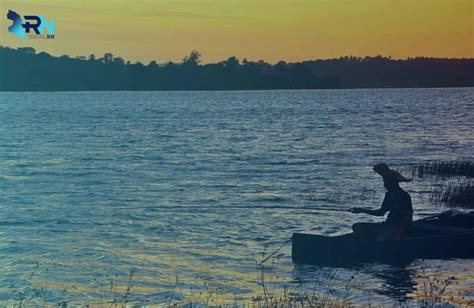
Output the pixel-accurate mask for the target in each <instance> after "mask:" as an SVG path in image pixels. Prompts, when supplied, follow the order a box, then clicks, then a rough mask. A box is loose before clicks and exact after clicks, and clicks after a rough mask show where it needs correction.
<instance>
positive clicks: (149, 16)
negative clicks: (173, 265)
mask: <svg viewBox="0 0 474 308" xmlns="http://www.w3.org/2000/svg"><path fill="white" fill-rule="evenodd" d="M9 9H11V10H14V11H16V12H17V13H18V14H19V15H22V16H24V15H39V16H41V15H42V16H45V17H46V19H47V20H50V19H54V20H55V21H56V38H55V39H54V40H22V39H20V38H18V37H16V36H14V35H12V34H11V33H9V32H8V31H7V28H8V26H9V25H10V24H11V22H10V21H9V20H8V19H7V18H6V15H7V12H8V10H9ZM0 12H1V14H2V16H1V17H0V45H3V46H9V47H26V46H28V47H34V48H35V49H36V50H38V51H46V52H48V53H50V54H53V55H63V54H67V55H71V56H78V55H83V56H87V55H89V54H91V53H94V54H96V55H99V56H101V55H103V54H104V53H105V52H111V53H113V54H114V55H115V56H120V57H122V58H124V59H126V60H131V61H133V62H134V61H137V60H139V61H141V62H143V63H148V62H149V61H150V60H156V61H157V62H158V63H164V62H167V61H175V62H177V61H180V60H181V59H182V58H183V57H184V56H186V55H187V54H189V52H190V51H191V50H193V49H196V50H198V51H199V52H200V53H201V54H202V55H203V57H202V60H203V62H205V63H208V62H218V61H222V60H224V59H227V58H228V57H230V56H236V57H238V58H239V59H243V58H247V59H249V60H260V59H263V60H265V61H267V62H271V63H275V62H277V61H279V60H285V61H289V62H294V61H301V60H310V59H326V58H338V57H340V56H348V55H353V56H375V55H379V54H381V55H384V56H391V57H393V58H407V57H415V56H427V57H449V58H463V57H470V58H472V57H474V39H473V19H474V0H345V1H343V0H286V1H282V0H239V1H234V0H129V1H125V0H15V1H13V0H0Z"/></svg>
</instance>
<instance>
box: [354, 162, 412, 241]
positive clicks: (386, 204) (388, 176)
mask: <svg viewBox="0 0 474 308" xmlns="http://www.w3.org/2000/svg"><path fill="white" fill-rule="evenodd" d="M374 171H375V172H377V173H378V174H380V175H381V176H382V178H383V184H384V187H385V188H386V189H387V193H386V194H385V198H384V200H383V203H382V207H381V208H380V209H378V210H369V209H363V208H357V207H355V208H352V209H351V212H352V213H356V214H358V213H364V214H369V215H374V216H384V215H385V213H387V212H389V214H388V217H387V220H386V221H385V222H382V223H356V224H354V225H353V226H352V229H353V230H354V234H355V235H356V236H357V237H359V238H361V239H366V240H377V241H398V240H400V238H401V237H402V236H403V234H404V233H405V232H406V231H407V230H408V228H409V227H410V226H411V223H412V221H413V207H412V204H411V198H410V195H409V194H408V193H407V192H406V191H404V190H403V189H401V188H400V186H399V183H400V182H409V181H410V180H407V179H406V178H405V177H403V176H402V175H401V174H400V173H398V172H397V171H395V170H392V169H390V168H389V167H388V166H387V165H386V164H384V163H382V164H377V165H375V166H374Z"/></svg>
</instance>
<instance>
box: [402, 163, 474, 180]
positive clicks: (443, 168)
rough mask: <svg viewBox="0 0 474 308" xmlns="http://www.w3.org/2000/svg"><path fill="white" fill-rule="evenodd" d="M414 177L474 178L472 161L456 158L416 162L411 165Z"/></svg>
mask: <svg viewBox="0 0 474 308" xmlns="http://www.w3.org/2000/svg"><path fill="white" fill-rule="evenodd" d="M411 174H412V176H413V177H414V178H418V179H424V178H427V177H434V178H443V179H444V178H447V177H468V178H474V161H472V160H469V159H458V160H453V161H431V162H425V163H421V164H417V165H414V166H412V167H411Z"/></svg>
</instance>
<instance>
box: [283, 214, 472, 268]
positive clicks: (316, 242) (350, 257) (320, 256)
mask: <svg viewBox="0 0 474 308" xmlns="http://www.w3.org/2000/svg"><path fill="white" fill-rule="evenodd" d="M446 213H447V212H446ZM446 213H442V214H441V215H438V216H435V217H430V218H429V219H422V220H418V221H415V222H414V223H413V227H412V230H411V232H410V234H409V235H408V236H407V237H405V238H403V239H402V240H400V241H399V242H375V241H367V240H360V239H357V238H356V237H355V236H354V234H352V233H350V234H344V235H340V236H322V235H313V234H302V233H294V234H293V237H292V259H293V262H294V263H300V264H312V265H318V266H332V267H350V266H356V265H358V264H361V263H384V264H398V265H401V264H407V263H409V262H411V261H413V260H414V259H450V258H474V213H471V214H467V215H468V216H465V215H459V214H458V215H457V216H458V217H456V218H455V219H453V218H452V216H450V215H449V214H448V215H447V214H446Z"/></svg>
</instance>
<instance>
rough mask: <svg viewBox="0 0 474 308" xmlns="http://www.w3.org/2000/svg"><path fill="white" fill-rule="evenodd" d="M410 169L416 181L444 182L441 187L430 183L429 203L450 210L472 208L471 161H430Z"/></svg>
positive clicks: (473, 174)
mask: <svg viewBox="0 0 474 308" xmlns="http://www.w3.org/2000/svg"><path fill="white" fill-rule="evenodd" d="M410 169H411V173H412V175H413V177H414V178H417V179H427V178H431V179H433V180H446V181H445V182H444V183H443V185H440V184H439V183H432V188H431V189H430V200H431V201H434V202H438V203H442V204H444V205H446V206H448V207H452V208H455V207H463V208H474V182H473V180H472V179H473V178H474V161H473V160H470V159H457V160H453V161H432V162H425V163H421V164H417V165H414V166H411V167H410ZM453 179H454V180H457V181H453Z"/></svg>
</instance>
